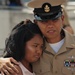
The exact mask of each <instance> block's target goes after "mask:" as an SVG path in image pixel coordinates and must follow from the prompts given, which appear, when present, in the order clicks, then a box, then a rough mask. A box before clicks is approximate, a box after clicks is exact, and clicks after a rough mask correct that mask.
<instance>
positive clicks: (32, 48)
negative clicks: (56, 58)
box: [24, 34, 43, 62]
mask: <svg viewBox="0 0 75 75" xmlns="http://www.w3.org/2000/svg"><path fill="white" fill-rule="evenodd" d="M42 50H43V39H42V37H41V36H40V35H39V34H36V35H35V36H34V37H33V38H32V39H31V40H29V41H28V42H27V43H26V46H25V57H24V60H25V61H27V62H35V61H37V60H38V59H39V58H40V56H41V54H42Z"/></svg>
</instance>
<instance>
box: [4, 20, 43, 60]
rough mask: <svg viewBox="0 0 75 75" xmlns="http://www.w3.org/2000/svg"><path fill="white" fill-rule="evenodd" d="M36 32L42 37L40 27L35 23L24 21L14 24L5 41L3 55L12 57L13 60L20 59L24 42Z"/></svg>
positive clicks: (23, 51) (23, 53)
mask: <svg viewBox="0 0 75 75" xmlns="http://www.w3.org/2000/svg"><path fill="white" fill-rule="evenodd" d="M36 34H39V35H40V36H41V37H43V35H42V33H41V31H40V29H39V28H38V26H37V25H36V24H35V23H32V22H31V21H27V22H26V24H24V21H23V22H21V23H19V24H18V25H16V26H15V27H14V28H13V29H12V31H11V34H10V36H9V38H8V40H7V42H6V47H5V51H4V57H13V58H14V59H15V60H17V61H20V60H22V59H23V58H24V56H25V45H26V42H28V41H29V40H31V39H32V38H33V37H34V36H35V35H36Z"/></svg>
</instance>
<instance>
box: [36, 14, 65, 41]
mask: <svg viewBox="0 0 75 75" xmlns="http://www.w3.org/2000/svg"><path fill="white" fill-rule="evenodd" d="M63 19H64V16H63V15H62V16H61V17H59V18H58V19H55V20H47V21H37V24H38V26H39V28H40V30H41V32H42V33H43V35H44V36H45V37H46V39H47V40H48V39H53V38H54V39H55V38H59V37H60V32H61V28H62V26H63Z"/></svg>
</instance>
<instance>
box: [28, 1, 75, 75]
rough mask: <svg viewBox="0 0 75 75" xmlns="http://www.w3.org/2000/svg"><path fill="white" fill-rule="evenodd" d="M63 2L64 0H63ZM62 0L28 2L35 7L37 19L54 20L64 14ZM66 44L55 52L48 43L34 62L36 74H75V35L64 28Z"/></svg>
mask: <svg viewBox="0 0 75 75" xmlns="http://www.w3.org/2000/svg"><path fill="white" fill-rule="evenodd" d="M62 2H63V1H62ZM62 2H61V0H54V1H53V0H34V1H31V2H29V3H28V6H29V7H32V8H34V11H33V12H34V17H35V19H36V20H40V21H45V20H54V19H57V18H59V17H60V16H61V15H62V7H61V4H62ZM62 35H63V36H65V37H64V44H63V45H62V46H61V48H60V50H59V51H58V52H57V53H55V52H54V50H53V49H52V48H51V47H50V45H49V43H48V42H47V41H45V43H46V49H45V50H44V51H43V54H42V56H41V57H40V59H39V60H38V61H37V62H35V63H33V71H34V72H35V73H36V75H75V37H74V36H73V35H71V34H69V33H68V32H67V31H65V30H63V29H62Z"/></svg>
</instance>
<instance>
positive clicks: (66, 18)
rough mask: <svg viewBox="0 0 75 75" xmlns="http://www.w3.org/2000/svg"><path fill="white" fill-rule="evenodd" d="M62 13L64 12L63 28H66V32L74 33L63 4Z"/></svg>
mask: <svg viewBox="0 0 75 75" xmlns="http://www.w3.org/2000/svg"><path fill="white" fill-rule="evenodd" d="M63 14H64V24H63V28H64V29H65V30H67V31H68V32H70V33H71V34H74V30H73V28H72V26H71V24H70V22H69V18H68V15H67V11H66V9H65V7H64V6H63Z"/></svg>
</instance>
